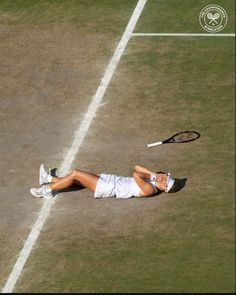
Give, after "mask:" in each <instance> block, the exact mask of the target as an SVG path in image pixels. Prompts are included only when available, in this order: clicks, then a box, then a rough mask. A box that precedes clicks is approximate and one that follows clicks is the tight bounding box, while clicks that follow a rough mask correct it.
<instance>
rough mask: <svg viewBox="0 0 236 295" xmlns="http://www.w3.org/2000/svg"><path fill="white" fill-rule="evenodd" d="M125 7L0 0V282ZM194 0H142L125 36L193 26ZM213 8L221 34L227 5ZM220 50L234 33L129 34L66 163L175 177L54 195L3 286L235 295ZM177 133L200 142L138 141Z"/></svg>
mask: <svg viewBox="0 0 236 295" xmlns="http://www.w3.org/2000/svg"><path fill="white" fill-rule="evenodd" d="M137 2H138V1H134V0H128V1H125V0H115V1H108V0H106V1H105V0H100V1H95V0H89V1H82V0H77V1H64V0H60V1H53V0H48V1H46V0H43V1H36V0H35V1H28V0H26V1H20V0H16V1H14V2H12V1H7V0H2V1H1V2H0V36H1V37H0V40H1V43H0V63H1V65H2V67H1V68H2V70H1V71H0V78H1V87H0V97H1V111H0V116H1V127H0V128H1V134H2V135H1V139H2V144H1V163H2V165H1V166H2V167H1V177H2V183H1V190H2V196H1V197H0V200H1V206H0V216H1V217H0V220H1V225H0V241H1V250H0V265H1V267H0V286H1V289H2V288H3V287H4V284H5V282H6V280H7V278H8V276H9V274H10V272H11V270H12V267H13V265H14V264H15V262H16V259H17V255H18V254H19V252H20V250H21V248H22V247H23V245H24V242H25V240H26V239H27V236H28V234H29V232H30V230H31V227H32V225H33V224H34V222H35V220H36V218H37V214H38V212H39V210H40V208H41V206H42V204H43V200H37V199H33V198H32V197H31V195H30V194H29V189H30V187H31V186H32V185H34V184H35V183H36V182H37V181H38V170H37V169H38V166H39V164H40V163H41V162H43V163H45V164H46V165H47V166H48V167H51V168H55V167H58V166H59V165H60V162H61V161H62V160H63V157H64V154H65V153H66V151H67V150H68V149H69V147H70V145H71V142H72V137H73V132H74V130H75V129H76V126H77V125H78V124H79V123H80V121H82V119H83V114H84V113H85V112H86V109H87V106H88V105H89V103H90V101H91V97H92V96H93V95H94V93H95V91H96V89H97V87H98V86H99V82H100V80H101V78H102V76H103V73H104V71H105V69H106V67H107V65H108V63H109V60H110V58H111V56H112V55H113V53H114V50H115V48H116V46H117V43H118V42H119V40H120V39H121V36H122V34H123V32H124V30H125V28H126V26H127V24H128V22H129V19H130V17H131V15H132V13H133V10H134V9H135V6H136V4H137ZM208 4H211V2H210V3H209V2H208V1H206V0H201V1H198V0H194V1H193V0H184V1H179V0H174V1H173V0H172V1H170V0H167V1H163V0H147V2H146V4H145V7H144V10H143V11H142V14H141V16H140V19H139V20H138V23H137V25H136V27H135V30H134V32H135V33H171V32H174V33H186V32H187V33H204V31H203V29H202V28H201V26H200V24H199V20H198V16H199V13H200V11H201V9H202V8H203V7H204V6H206V5H208ZM216 4H218V5H221V6H222V7H224V9H225V10H226V11H227V14H228V23H227V25H226V27H225V29H224V30H223V31H222V32H223V33H234V24H235V15H234V10H235V7H234V5H235V3H234V1H232V0H219V1H217V3H216ZM205 33H206V32H205ZM234 55H235V37H205V36H204V37H195V36H192V37H171V36H170V37H162V36H152V37H151V36H132V37H131V38H130V40H129V42H128V45H127V47H126V49H125V52H124V54H123V55H122V57H121V60H120V62H119V63H118V66H117V68H116V70H115V73H114V76H113V77H112V80H111V83H110V84H109V87H108V89H107V91H106V93H105V95H104V98H103V101H102V102H103V104H102V105H101V107H99V109H98V111H97V114H96V117H95V118H94V120H93V122H92V124H91V126H90V128H89V130H88V133H87V135H86V137H85V140H84V142H83V144H82V147H81V149H80V151H79V153H78V156H77V158H76V160H75V161H74V163H73V168H77V167H80V168H82V169H85V170H90V171H96V172H98V173H100V172H111V173H120V174H123V175H130V174H131V173H132V169H133V167H134V165H135V164H138V163H139V164H141V165H146V166H147V167H150V169H155V170H164V171H171V172H172V174H173V175H174V176H175V177H176V178H178V179H182V180H183V181H184V182H185V186H184V187H183V188H182V189H181V190H180V191H178V192H177V193H171V194H161V195H159V196H157V197H153V198H144V199H137V198H136V199H135V198H134V199H130V200H118V199H109V200H104V199H102V200H95V199H94V198H93V194H92V193H91V192H89V191H88V190H81V191H71V192H67V193H61V194H59V195H58V198H57V200H56V202H55V204H54V206H53V208H52V211H51V213H50V216H49V218H48V220H47V222H46V223H45V225H44V227H43V229H42V231H41V234H40V236H39V238H38V240H37V242H36V245H35V247H34V248H33V250H32V252H31V254H30V256H29V259H28V260H27V263H26V265H25V267H24V269H23V272H22V273H21V276H20V278H19V280H18V281H17V283H16V286H15V288H14V292H235V234H234V232H235V199H234V191H235V167H234V163H235V162H234V161H235V111H234V110H235V97H234V93H235V84H234V81H235V73H234V71H235V56H234ZM29 126H30V127H29ZM186 129H187V130H197V131H199V132H200V134H201V137H200V139H199V140H197V141H195V142H192V143H189V144H183V145H165V146H160V147H156V148H153V149H150V150H147V147H146V144H147V143H150V142H153V141H158V140H162V139H165V138H167V137H168V136H171V135H172V134H174V133H175V132H177V131H181V130H186ZM9 178H11V183H10V184H9V181H8V179H9ZM2 265H3V266H4V267H2Z"/></svg>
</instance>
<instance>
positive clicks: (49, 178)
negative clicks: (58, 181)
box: [47, 174, 52, 183]
mask: <svg viewBox="0 0 236 295" xmlns="http://www.w3.org/2000/svg"><path fill="white" fill-rule="evenodd" d="M47 182H48V183H50V182H52V175H50V174H48V176H47Z"/></svg>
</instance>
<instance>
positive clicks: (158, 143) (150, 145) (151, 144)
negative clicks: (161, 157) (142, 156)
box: [147, 141, 162, 148]
mask: <svg viewBox="0 0 236 295" xmlns="http://www.w3.org/2000/svg"><path fill="white" fill-rule="evenodd" d="M161 144H162V141H158V142H154V143H150V144H147V147H148V148H150V147H153V146H156V145H161Z"/></svg>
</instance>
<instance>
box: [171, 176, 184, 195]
mask: <svg viewBox="0 0 236 295" xmlns="http://www.w3.org/2000/svg"><path fill="white" fill-rule="evenodd" d="M187 180H188V179H187V178H182V179H181V178H175V183H174V186H173V188H172V189H171V190H170V191H169V193H177V192H179V191H180V190H182V189H183V188H184V187H185V185H186V182H187Z"/></svg>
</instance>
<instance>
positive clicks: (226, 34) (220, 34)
mask: <svg viewBox="0 0 236 295" xmlns="http://www.w3.org/2000/svg"><path fill="white" fill-rule="evenodd" d="M132 36H133V37H155V36H159V37H235V34H234V33H215V34H213V33H133V34H132Z"/></svg>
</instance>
